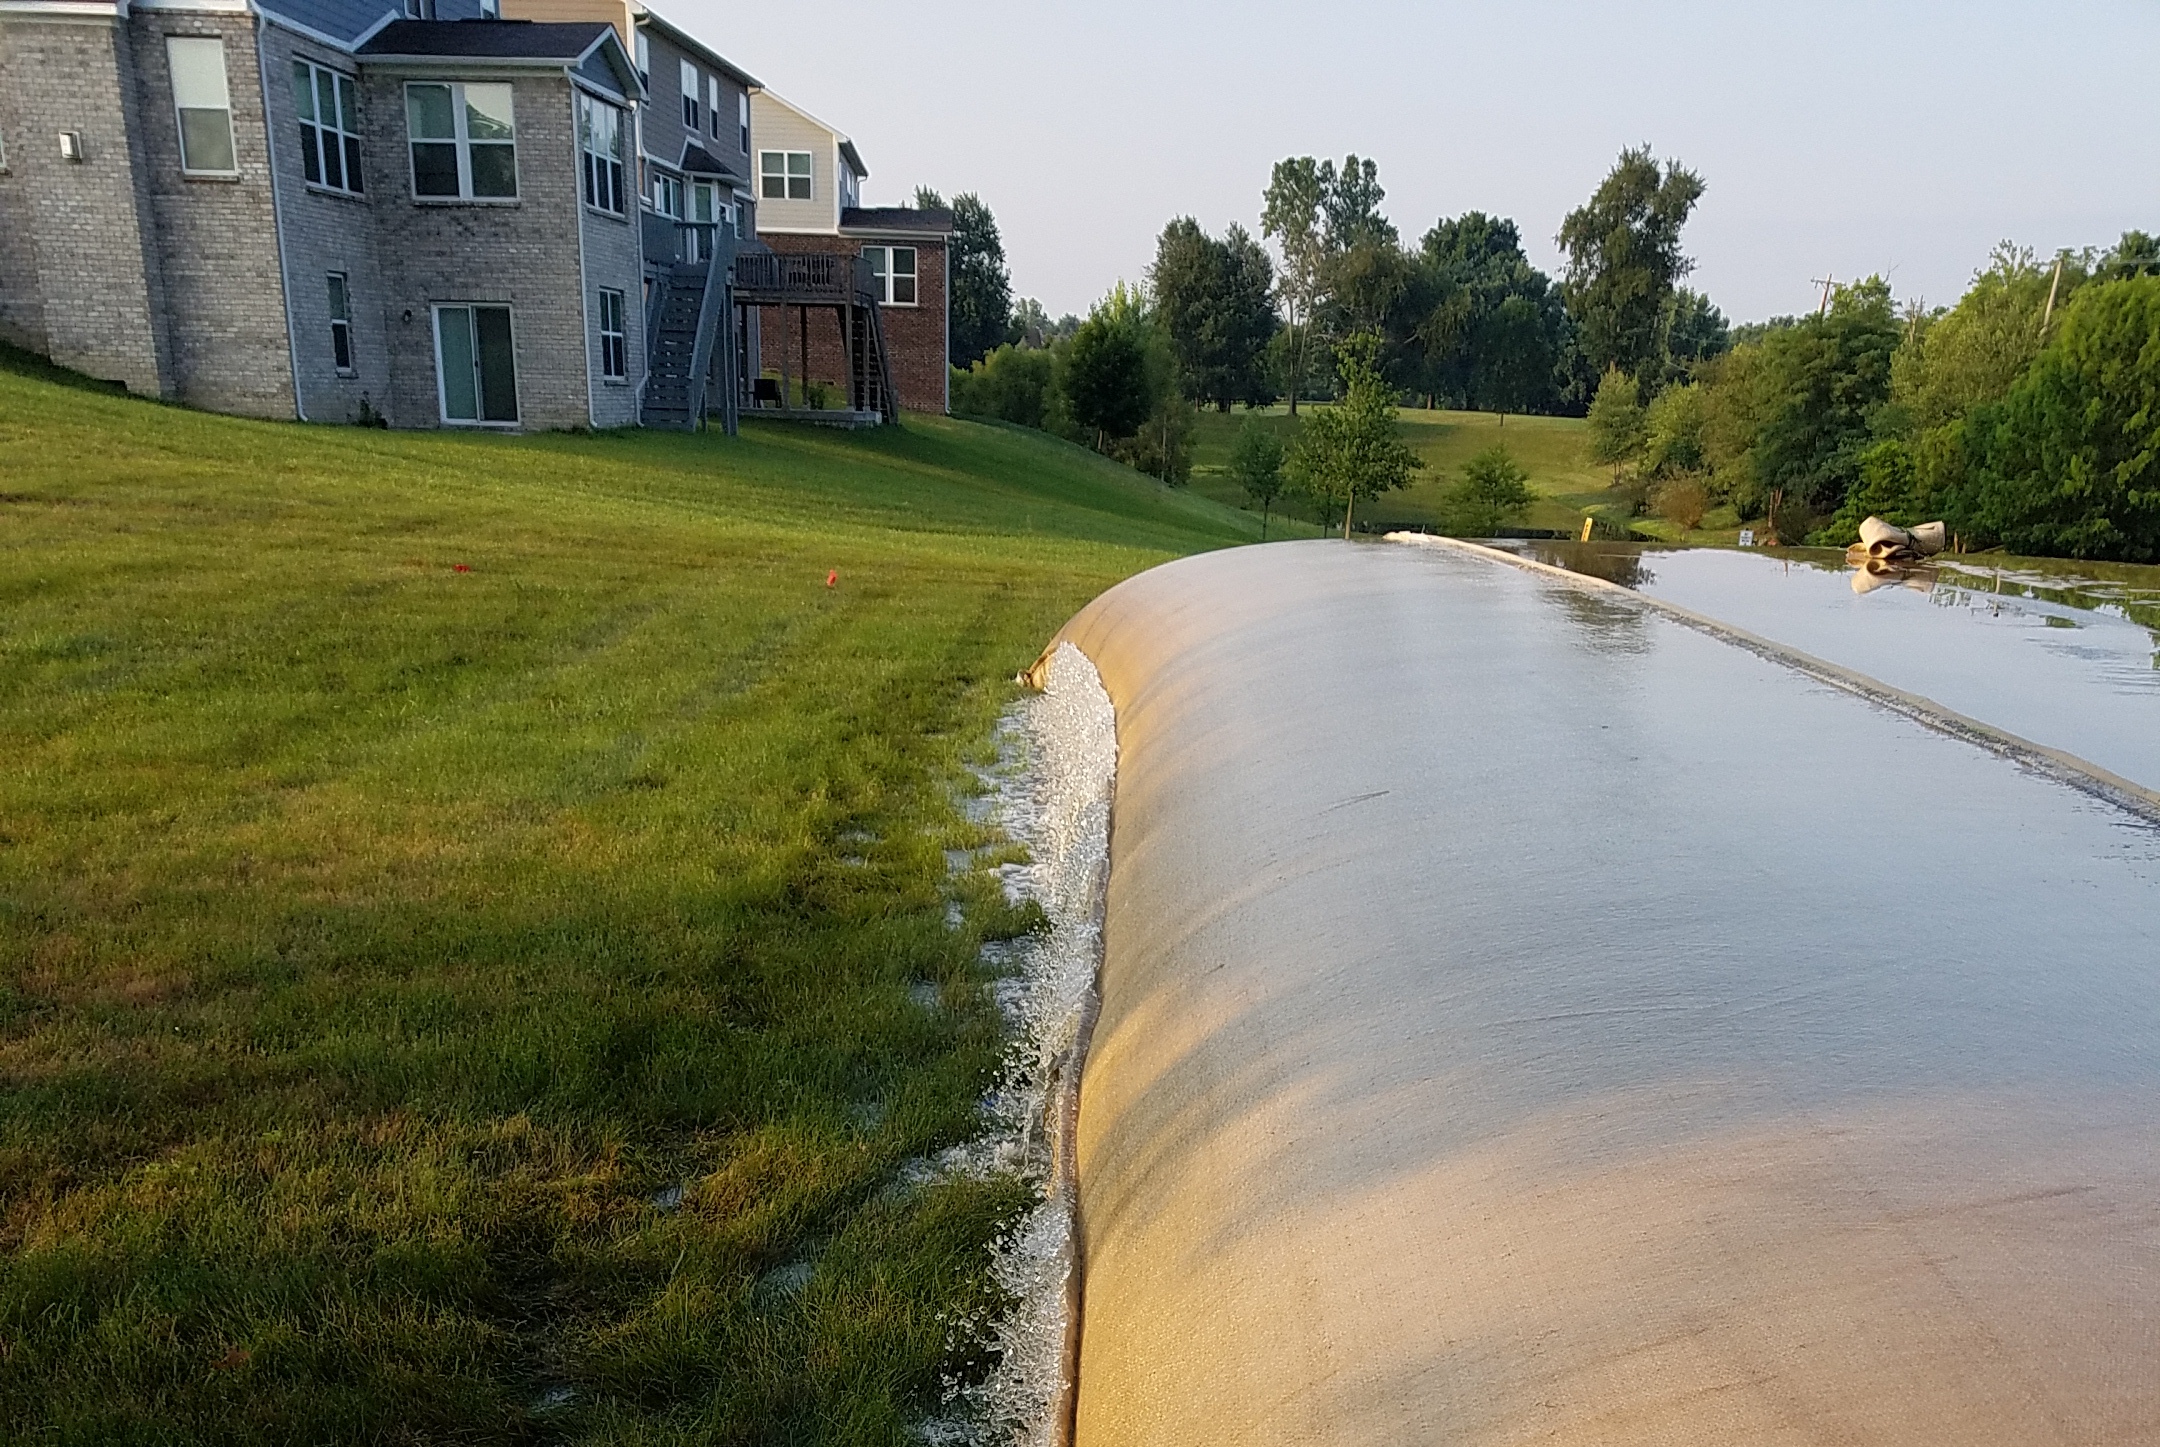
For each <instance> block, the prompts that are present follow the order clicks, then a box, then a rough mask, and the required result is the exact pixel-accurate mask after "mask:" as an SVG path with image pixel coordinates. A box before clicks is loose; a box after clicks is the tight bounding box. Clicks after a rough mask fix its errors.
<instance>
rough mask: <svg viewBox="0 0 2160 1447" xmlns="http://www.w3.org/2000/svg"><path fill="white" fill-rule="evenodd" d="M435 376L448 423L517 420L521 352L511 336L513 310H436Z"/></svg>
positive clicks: (504, 308)
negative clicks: (518, 369) (519, 355)
mask: <svg viewBox="0 0 2160 1447" xmlns="http://www.w3.org/2000/svg"><path fill="white" fill-rule="evenodd" d="M435 375H436V378H437V380H438V382H439V384H440V387H441V394H442V419H443V421H445V422H515V421H517V420H518V410H517V348H516V347H515V345H514V344H513V343H512V340H511V335H510V308H508V307H506V306H465V305H456V306H439V307H437V308H435Z"/></svg>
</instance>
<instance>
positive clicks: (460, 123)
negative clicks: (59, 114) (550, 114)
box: [405, 81, 518, 201]
mask: <svg viewBox="0 0 2160 1447" xmlns="http://www.w3.org/2000/svg"><path fill="white" fill-rule="evenodd" d="M405 124H406V128H407V130H408V131H409V132H410V135H411V140H412V188H413V197H414V199H416V200H423V201H434V200H441V201H514V200H516V199H517V193H518V186H517V118H516V114H515V112H514V110H513V108H512V105H511V100H510V87H509V86H508V85H505V84H501V83H497V82H489V83H487V84H484V85H483V84H479V83H477V82H476V83H473V84H465V83H462V82H458V83H451V84H443V83H439V82H432V81H430V82H425V83H422V82H414V83H412V84H410V85H407V86H406V87H405Z"/></svg>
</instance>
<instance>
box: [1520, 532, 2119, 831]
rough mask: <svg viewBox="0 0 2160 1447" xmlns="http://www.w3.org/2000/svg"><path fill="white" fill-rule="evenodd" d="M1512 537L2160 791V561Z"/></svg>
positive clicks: (1605, 628)
mask: <svg viewBox="0 0 2160 1447" xmlns="http://www.w3.org/2000/svg"><path fill="white" fill-rule="evenodd" d="M1500 546H1505V547H1508V548H1509V549H1510V550H1511V551H1514V552H1516V553H1519V554H1521V555H1523V556H1526V557H1530V558H1534V559H1536V560H1537V561H1539V562H1542V563H1548V564H1551V565H1553V566H1555V567H1560V568H1566V569H1568V570H1570V571H1572V572H1579V573H1584V574H1588V575H1590V576H1592V577H1597V578H1603V579H1605V580H1606V581H1608V582H1613V583H1618V584H1620V585H1621V586H1622V587H1627V588H1633V589H1636V590H1638V591H1640V592H1643V593H1646V594H1648V595H1650V596H1652V597H1657V598H1663V599H1666V600H1668V601H1670V602H1673V603H1677V604H1679V605H1681V606H1683V607H1686V608H1691V609H1694V610H1695V611H1697V612H1701V613H1706V614H1708V615H1710V616H1711V617H1713V618H1718V619H1721V620H1723V621H1725V622H1727V623H1730V624H1733V625H1734V626H1735V627H1739V628H1744V629H1747V630H1748V631H1749V632H1752V633H1759V634H1761V635H1763V636H1764V637H1767V638H1771V639H1774V640H1776V641H1777V642H1780V643H1783V644H1786V645H1788V646H1790V647H1793V648H1798V649H1801V650H1803V651H1804V652H1807V653H1812V654H1814V655H1815V656H1817V657H1819V658H1824V659H1828V660H1829V661H1831V662H1833V663H1838V664H1841V665H1843V666H1845V667H1847V668H1852V669H1857V670H1858V671H1860V672H1862V673H1866V674H1868V675H1870V676H1872V677H1875V678H1879V679H1881V680H1882V681H1883V682H1885V683H1888V684H1891V685H1893V686H1894V687H1897V688H1903V689H1908V690H1910V691H1912V692H1914V693H1918V694H1921V695H1923V696H1925V697H1927V698H1932V699H1934V700H1935V701H1936V702H1938V703H1941V704H1943V705H1944V706H1945V707H1948V708H1951V709H1955V710H1956V711H1958V712H1959V713H1963V714H1967V715H1969V716H1971V717H1974V718H1978V719H1981V720H1984V721H1985V722H1987V723H1991V724H1993V725H1995V726H1996V727H1998V728H2002V729H2007V730H2009V731H2010V732H2011V733H2015V734H2019V735H2021V736H2023V737H2025V738H2028V739H2031V740H2033V741H2034V742H2036V743H2041V744H2045V745H2048V746H2050V747H2053V748H2059V749H2064V750H2067V751H2068V752H2070V753H2073V754H2076V755H2078V756H2079V757H2081V758H2084V759H2088V760H2090V761H2092V762H2093V763H2096V764H2098V765H2100V766H2101V767H2102V768H2105V769H2109V770H2112V771H2113V772H2115V773H2118V774H2122V775H2124V776H2125V777H2127V778H2130V779H2134V780H2136V781H2137V782H2138V783H2141V784H2143V785H2145V786H2146V787H2147V788H2160V568H2154V567H2139V566H2135V565H2130V564H2105V563H2087V562H2073V561H2067V560H2061V559H2046V558H2017V557H2007V556H2002V555H1988V556H1984V557H1973V556H1964V557H1935V558H1931V559H1929V560H1928V562H1927V563H1926V564H1925V565H1920V566H1911V567H1903V568H1900V567H1897V566H1895V565H1890V566H1887V567H1885V566H1883V565H1880V564H1878V565H1877V570H1876V571H1873V572H1870V571H1868V570H1866V568H1865V567H1861V568H1857V569H1856V568H1855V567H1853V566H1851V565H1849V564H1848V563H1847V561H1846V556H1845V554H1844V552H1843V551H1842V550H1838V549H1831V548H1777V549H1767V548H1765V549H1750V550H1745V551H1742V550H1737V549H1727V548H1692V549H1688V548H1675V547H1667V546H1659V545H1656V544H1631V543H1564V542H1544V541H1518V542H1513V543H1508V544H1500ZM1570 611H1571V612H1579V611H1580V610H1578V609H1575V608H1572V607H1571V609H1570ZM1582 622H1583V623H1584V625H1585V628H1586V631H1588V632H1589V633H1590V636H1592V637H1593V638H1596V639H1598V640H1600V642H1601V644H1602V646H1611V642H1612V640H1613V634H1612V632H1611V630H1612V629H1613V628H1614V627H1615V626H1616V625H1615V624H1613V623H1612V622H1610V621H1608V620H1605V619H1604V618H1602V617H1600V616H1595V615H1593V614H1588V613H1585V614H1582Z"/></svg>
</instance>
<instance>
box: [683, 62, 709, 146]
mask: <svg viewBox="0 0 2160 1447" xmlns="http://www.w3.org/2000/svg"><path fill="white" fill-rule="evenodd" d="M700 89H702V87H701V86H700V85H699V83H698V68H697V67H696V66H694V65H692V64H691V63H690V62H689V61H687V60H686V61H684V62H682V123H683V129H684V130H687V131H688V132H690V134H691V135H693V136H694V135H696V134H697V133H698V132H699V131H702V130H704V129H705V121H704V102H703V101H702V100H701V99H700V98H699V95H698V92H699V90H700Z"/></svg>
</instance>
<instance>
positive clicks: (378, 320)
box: [263, 25, 435, 425]
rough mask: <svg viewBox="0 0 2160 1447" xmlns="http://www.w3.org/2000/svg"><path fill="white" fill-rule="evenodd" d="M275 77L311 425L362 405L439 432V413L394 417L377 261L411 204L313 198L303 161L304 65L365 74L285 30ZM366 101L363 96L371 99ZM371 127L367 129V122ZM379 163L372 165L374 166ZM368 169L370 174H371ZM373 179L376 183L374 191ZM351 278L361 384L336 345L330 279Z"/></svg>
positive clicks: (272, 54)
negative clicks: (388, 223)
mask: <svg viewBox="0 0 2160 1447" xmlns="http://www.w3.org/2000/svg"><path fill="white" fill-rule="evenodd" d="M263 54H264V57H265V59H266V60H267V61H268V69H269V74H270V95H269V113H270V126H271V130H270V153H271V155H272V156H273V157H274V158H275V162H276V166H277V189H278V199H279V203H280V204H279V214H280V215H281V216H282V217H283V218H284V237H283V245H284V253H285V274H286V275H287V276H288V277H290V278H291V283H292V298H291V305H292V334H293V349H294V350H293V356H294V361H295V362H296V364H297V365H296V368H295V370H297V371H298V373H299V374H300V397H301V402H302V412H303V414H304V415H305V416H306V417H307V418H308V420H310V421H312V422H352V421H356V420H357V419H358V417H359V414H360V404H361V400H362V398H365V399H366V400H367V403H368V405H369V406H371V407H373V408H375V410H376V411H378V412H381V413H382V414H383V415H384V416H385V417H389V418H390V419H391V421H392V422H393V423H397V424H398V425H432V423H433V422H434V420H435V414H434V409H433V408H430V409H429V410H428V413H427V415H426V416H425V417H422V418H418V419H414V421H413V422H412V423H410V424H408V423H405V422H404V420H403V419H401V418H398V417H396V416H395V415H393V413H392V412H391V410H390V406H389V394H390V353H389V348H388V346H387V344H386V342H385V338H386V337H387V336H388V334H389V329H390V325H391V320H392V319H391V315H390V313H389V311H388V298H387V296H386V295H385V293H384V290H383V282H382V273H381V269H380V267H379V266H378V265H377V262H376V255H377V251H378V249H379V247H380V245H381V243H382V240H383V235H382V232H381V227H380V219H381V217H383V216H395V215H402V214H403V212H404V209H405V208H404V205H403V203H402V201H391V200H387V199H379V198H376V197H375V196H373V195H372V193H363V194H364V195H365V199H358V198H354V197H350V196H344V195H339V194H337V193H335V192H332V191H328V190H325V189H323V188H321V187H316V188H314V189H310V188H309V186H308V182H307V171H306V169H305V167H304V165H303V163H302V161H301V156H300V116H299V112H298V109H297V107H296V104H295V101H294V98H293V84H292V66H293V60H294V59H295V57H297V58H299V59H303V60H312V61H314V62H316V63H317V64H319V65H324V66H327V67H329V68H330V69H332V70H337V71H341V72H343V73H344V74H346V75H354V74H356V73H357V72H356V67H355V66H354V65H353V62H352V58H351V57H350V56H340V55H338V54H336V53H335V52H333V51H331V50H329V49H328V48H326V47H324V46H320V45H317V44H314V43H313V42H311V41H308V40H305V39H301V38H299V37H297V36H294V35H292V34H290V33H289V32H287V31H285V30H284V29H282V28H281V27H279V26H276V25H267V26H265V27H264V28H263ZM365 99H367V97H365V96H363V100H365ZM362 124H363V125H365V124H366V122H365V119H364V118H363V121H362ZM372 159H373V158H369V160H370V162H372ZM367 169H368V167H367V166H363V173H364V174H365V172H366V170H367ZM372 179H373V178H372V177H368V181H369V184H372ZM334 271H335V272H342V273H344V275H345V278H346V285H347V288H348V290H349V294H350V302H351V307H352V336H353V362H354V364H355V365H354V368H353V371H354V375H352V376H349V377H347V376H340V375H339V374H338V370H337V360H336V354H335V353H334V352H333V351H332V350H331V343H330V273H332V272H334Z"/></svg>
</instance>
